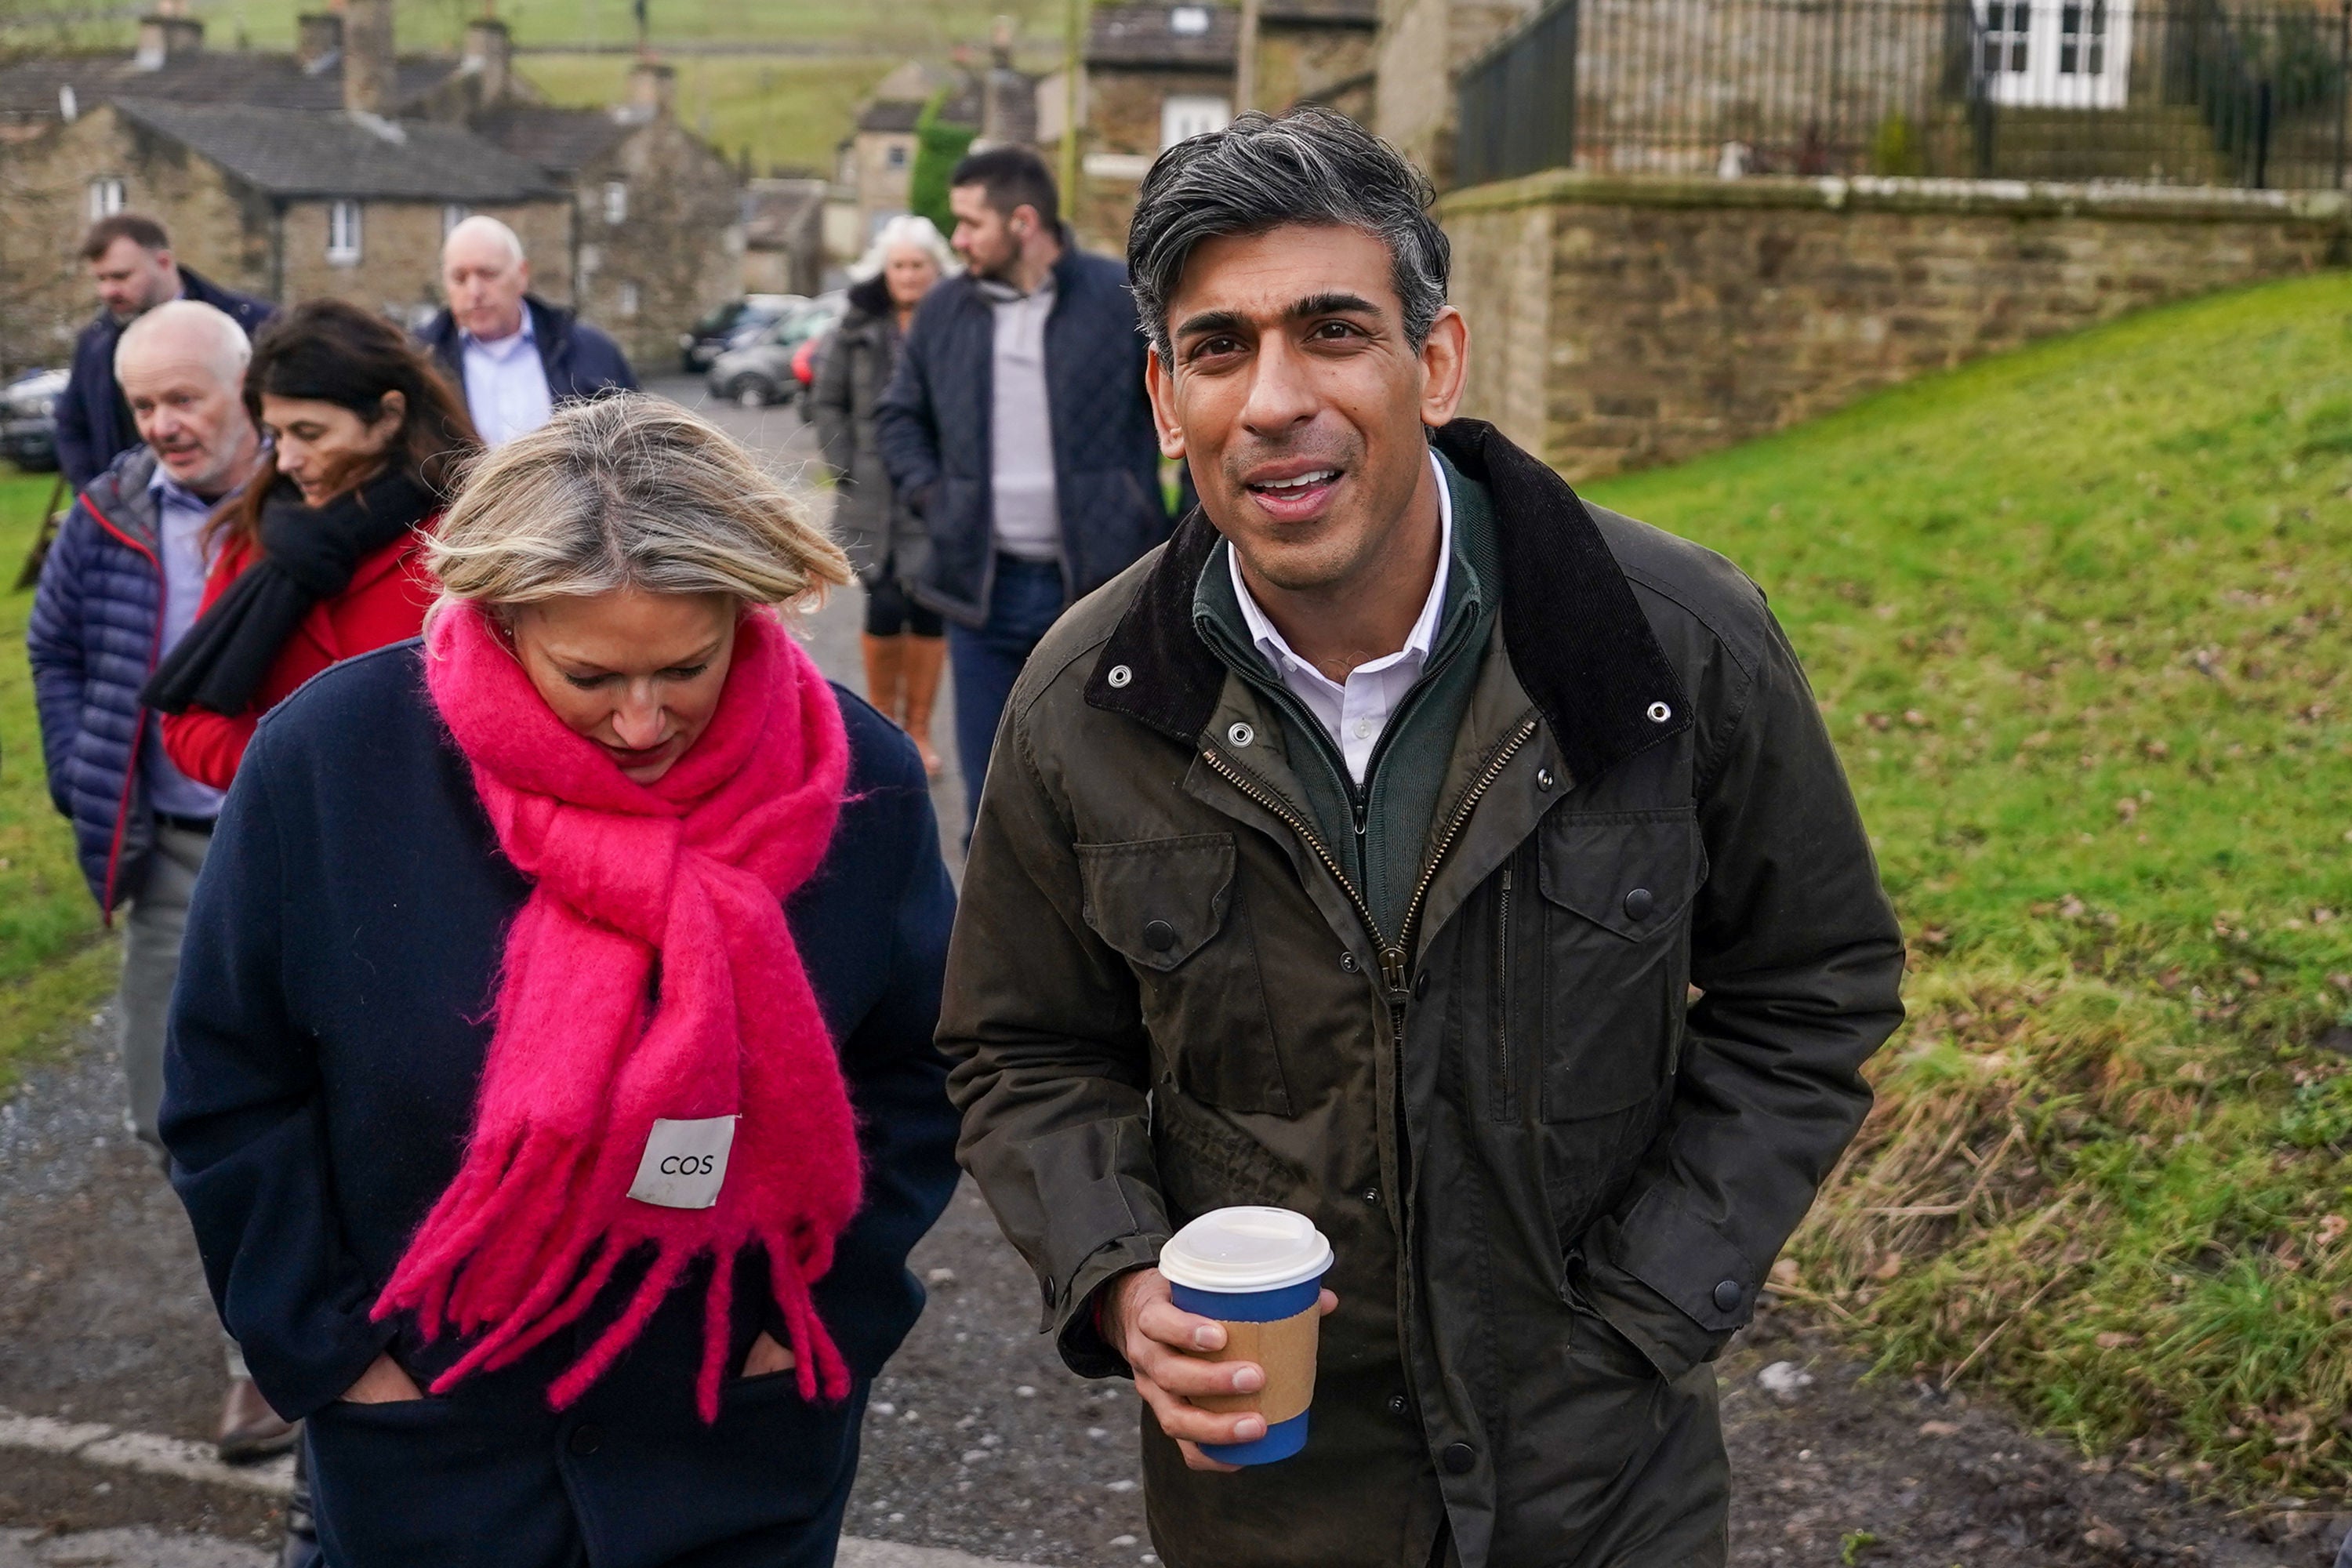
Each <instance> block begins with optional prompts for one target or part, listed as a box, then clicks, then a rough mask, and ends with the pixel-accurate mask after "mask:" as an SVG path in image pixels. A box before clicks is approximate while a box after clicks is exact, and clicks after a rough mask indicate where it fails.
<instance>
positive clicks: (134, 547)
mask: <svg viewBox="0 0 2352 1568" xmlns="http://www.w3.org/2000/svg"><path fill="white" fill-rule="evenodd" d="M154 473H155V455H154V453H152V452H151V451H149V450H148V449H147V448H146V447H134V448H132V449H131V451H128V452H125V453H124V454H123V455H122V456H121V458H117V459H116V460H115V463H114V466H113V467H111V468H109V469H107V471H106V472H104V473H102V474H100V475H99V477H98V478H97V479H93V480H91V481H90V483H89V487H88V488H87V489H84V490H83V491H82V493H81V499H80V500H77V501H76V502H74V509H73V510H72V511H71V512H70V513H69V514H68V516H67V518H66V521H65V525H64V526H63V527H62V528H61V529H59V530H58V537H57V542H56V543H54V544H53V545H51V546H50V547H49V558H48V560H47V562H46V563H44V564H43V565H42V567H41V583H40V587H39V589H38V590H37V592H36V594H35V595H34V598H33V624H32V628H31V629H30V630H29V631H28V632H27V633H26V637H25V646H26V649H27V651H29V652H30V654H31V655H32V663H33V699H34V702H35V703H36V705H37V707H38V708H39V709H40V715H41V760H42V762H43V763H45V764H46V765H47V768H48V774H49V799H50V800H51V801H52V802H53V803H54V804H55V805H56V806H57V808H58V812H59V813H60V814H61V815H63V816H66V817H67V818H68V819H69V820H70V821H71V822H72V823H73V826H74V848H75V851H76V853H77V854H78V855H79V858H80V861H81V874H82V876H83V877H84V878H85V879H88V881H89V892H90V897H92V898H94V899H96V900H98V905H99V908H100V909H101V910H109V911H111V910H113V909H114V908H115V906H117V905H118V904H120V903H121V902H122V900H125V899H127V898H129V897H131V895H132V894H133V893H135V892H137V891H138V890H139V883H140V880H141V879H142V877H143V876H144V875H145V873H146V869H147V857H148V855H149V853H150V851H152V849H153V847H154V843H155V824H154V820H153V818H152V816H150V815H149V813H148V810H147V804H146V797H145V794H144V792H143V791H142V788H141V787H140V778H139V749H140V747H141V745H142V744H148V745H152V744H154V743H155V737H154V736H153V735H152V734H148V733H147V732H146V731H149V730H151V729H152V725H150V724H148V722H147V710H145V709H144V708H142V707H141V706H140V703H139V689H140V688H141V687H142V686H144V685H146V684H147V677H148V676H149V675H150V674H152V672H153V671H154V668H155V656H156V647H157V642H158V639H159V638H160V637H161V636H162V634H163V563H162V561H161V558H160V557H159V556H158V554H157V552H156V521H155V500H154V498H153V497H152V495H150V494H149V493H148V489H147V483H148V480H149V479H152V478H153V476H154Z"/></svg>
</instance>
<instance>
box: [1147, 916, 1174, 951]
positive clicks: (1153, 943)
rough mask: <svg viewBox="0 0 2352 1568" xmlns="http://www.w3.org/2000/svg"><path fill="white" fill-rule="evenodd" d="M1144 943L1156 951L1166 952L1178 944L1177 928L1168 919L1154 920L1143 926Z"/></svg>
mask: <svg viewBox="0 0 2352 1568" xmlns="http://www.w3.org/2000/svg"><path fill="white" fill-rule="evenodd" d="M1143 945H1144V946H1146V947H1148V948H1150V950H1151V951H1152V952H1167V951H1168V950H1169V949H1170V948H1171V947H1174V946H1175V945H1176V928H1175V927H1174V926H1172V925H1170V924H1169V923H1168V922H1167V921H1150V923H1149V924H1147V925H1145V927H1144V928H1143Z"/></svg>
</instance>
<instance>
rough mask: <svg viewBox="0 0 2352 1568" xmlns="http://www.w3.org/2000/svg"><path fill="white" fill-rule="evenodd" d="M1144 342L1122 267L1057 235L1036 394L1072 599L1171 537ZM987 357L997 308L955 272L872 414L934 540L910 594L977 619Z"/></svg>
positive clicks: (985, 482)
mask: <svg viewBox="0 0 2352 1568" xmlns="http://www.w3.org/2000/svg"><path fill="white" fill-rule="evenodd" d="M1144 351H1145V345H1144V341H1143V335H1142V333H1141V332H1139V331H1137V329H1136V317H1135V300H1134V297H1133V296H1132V295H1130V294H1129V292H1128V291H1127V268H1125V267H1123V266H1121V265H1120V264H1119V263H1118V262H1116V261H1113V260H1111V259H1110V258H1108V257H1102V256H1089V255H1087V253H1086V252H1084V251H1082V250H1080V249H1078V248H1077V247H1076V245H1073V244H1070V243H1068V241H1067V237H1066V234H1065V242H1064V246H1063V250H1062V258H1061V260H1059V261H1057V262H1055V264H1054V311H1053V314H1052V315H1050V316H1048V317H1047V318H1046V320H1045V400H1046V402H1047V403H1049V404H1050V405H1052V408H1051V410H1050V416H1051V418H1052V422H1053V431H1054V489H1055V500H1056V501H1057V502H1058V503H1059V505H1060V509H1061V513H1062V586H1063V591H1064V592H1065V593H1066V595H1068V598H1069V600H1070V602H1071V603H1076V601H1077V600H1078V599H1079V598H1081V597H1083V596H1084V595H1087V594H1090V593H1092V592H1093V591H1094V590H1095V589H1097V588H1098V587H1100V586H1102V584H1105V583H1108V582H1109V581H1110V580H1111V579H1112V578H1113V577H1116V576H1118V574H1120V573H1121V572H1124V571H1126V570H1127V569H1128V567H1129V566H1131V565H1133V564H1134V563H1135V561H1136V559H1137V557H1139V556H1140V555H1141V554H1142V553H1143V552H1145V551H1147V550H1150V548H1152V547H1153V546H1154V545H1156V544H1159V543H1160V542H1163V541H1165V540H1166V539H1167V537H1168V531H1169V527H1170V519H1169V516H1168V509H1167V506H1166V504H1165V503H1164V502H1163V501H1162V500H1160V444H1159V438H1158V437H1157V436H1156V435H1155V434H1154V432H1153V430H1152V426H1151V403H1150V398H1149V397H1148V396H1147V395H1145V393H1144V390H1143V365H1144V358H1145V352H1144ZM995 360H996V315H995V311H994V310H993V309H992V307H991V306H990V304H989V302H988V298H987V296H986V295H984V294H982V292H981V289H980V285H979V283H978V282H977V281H975V280H974V279H971V277H969V276H965V277H961V278H951V279H948V280H947V281H946V282H944V283H942V284H940V286H939V287H938V288H936V289H932V290H931V291H930V294H929V296H928V297H927V298H926V299H925V300H923V303H922V307H921V309H920V310H918V311H917V312H916V313H915V323H914V325H913V326H912V327H910V328H909V329H908V333H907V342H906V345H905V347H903V348H902V349H901V350H900V351H899V353H898V371H897V374H894V375H893V376H892V377H891V381H890V388H889V390H888V391H887V392H885V393H884V394H883V395H882V396H881V399H880V401H878V402H877V404H876V405H875V409H874V419H875V442H876V444H877V446H879V447H881V449H882V462H883V466H884V467H885V468H888V469H889V471H890V482H891V483H892V484H893V485H895V486H896V487H898V493H899V494H900V495H902V496H905V497H907V498H908V500H909V501H910V502H912V503H914V504H915V505H916V506H917V508H918V510H920V511H921V513H922V516H923V524H924V528H925V530H926V531H927V532H928V533H929V538H930V559H929V561H928V562H927V563H923V564H922V565H921V567H920V569H919V571H917V572H916V573H915V574H913V582H914V590H915V596H916V597H917V598H919V599H920V600H921V601H922V602H923V603H924V604H926V605H929V606H931V607H932V608H933V609H935V610H938V611H940V613H942V614H944V615H946V616H950V617H951V618H952V619H955V620H958V621H961V622H962V623H963V624H965V625H966V626H979V625H981V624H982V623H983V622H984V621H986V620H987V618H988V595H989V589H990V586H991V577H992V570H991V569H992V566H993V564H994V563H995V559H996V552H995V546H994V543H993V527H992V524H993V521H994V518H993V513H994V507H993V505H992V486H991V484H990V482H989V472H990V458H989V435H988V427H989V415H990V412H991V410H992V407H993V402H994V375H993V370H994V365H995Z"/></svg>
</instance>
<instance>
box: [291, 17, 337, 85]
mask: <svg viewBox="0 0 2352 1568" xmlns="http://www.w3.org/2000/svg"><path fill="white" fill-rule="evenodd" d="M341 47H343V19H342V17H341V16H340V15H338V14H337V13H335V12H332V11H314V12H312V13H310V15H309V16H301V17H298V18H297V19H296V21H295V24H294V59H295V62H296V63H297V64H299V66H301V68H303V69H304V70H306V71H307V70H316V69H317V68H319V63H320V61H321V60H324V59H325V58H327V57H328V56H329V55H331V54H333V53H335V51H337V50H338V49H341Z"/></svg>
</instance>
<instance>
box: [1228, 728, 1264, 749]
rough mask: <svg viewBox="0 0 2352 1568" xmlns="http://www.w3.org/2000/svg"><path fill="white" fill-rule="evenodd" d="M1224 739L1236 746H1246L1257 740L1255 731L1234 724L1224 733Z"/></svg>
mask: <svg viewBox="0 0 2352 1568" xmlns="http://www.w3.org/2000/svg"><path fill="white" fill-rule="evenodd" d="M1225 739H1226V740H1228V741H1231V742H1233V743H1234V745H1236V746H1246V745H1248V744H1249V743H1250V742H1252V741H1255V740H1256V739H1257V731H1255V730H1253V729H1251V728H1250V727H1249V726H1248V725H1246V724H1236V725H1234V727H1233V728H1232V729H1230V730H1228V731H1225Z"/></svg>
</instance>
